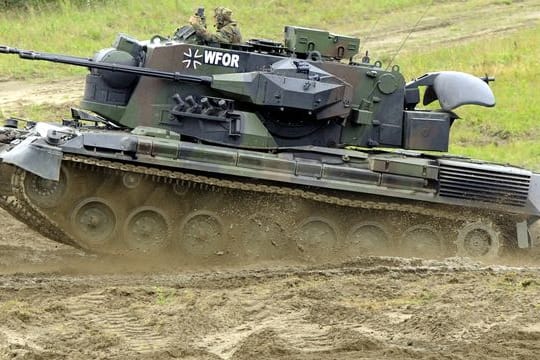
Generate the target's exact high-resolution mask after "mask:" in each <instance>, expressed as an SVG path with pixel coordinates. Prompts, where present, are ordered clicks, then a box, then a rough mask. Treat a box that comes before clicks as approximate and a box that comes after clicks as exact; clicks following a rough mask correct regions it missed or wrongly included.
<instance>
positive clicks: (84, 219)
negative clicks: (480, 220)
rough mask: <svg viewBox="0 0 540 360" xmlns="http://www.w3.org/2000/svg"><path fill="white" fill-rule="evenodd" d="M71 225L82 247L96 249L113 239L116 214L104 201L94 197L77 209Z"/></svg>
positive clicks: (81, 203) (82, 202) (86, 200)
mask: <svg viewBox="0 0 540 360" xmlns="http://www.w3.org/2000/svg"><path fill="white" fill-rule="evenodd" d="M71 225H72V227H73V230H74V233H75V235H76V236H77V238H78V239H79V240H80V241H81V242H82V245H86V246H88V247H89V248H96V247H98V246H100V245H104V244H106V243H107V242H109V241H110V240H111V239H112V235H113V233H114V230H115V229H116V214H115V213H114V211H113V209H112V207H111V206H109V205H108V204H107V202H106V201H105V200H104V199H101V198H98V197H92V198H88V199H85V200H83V201H81V202H80V203H79V204H78V205H77V206H76V207H75V209H74V210H73V215H72V218H71Z"/></svg>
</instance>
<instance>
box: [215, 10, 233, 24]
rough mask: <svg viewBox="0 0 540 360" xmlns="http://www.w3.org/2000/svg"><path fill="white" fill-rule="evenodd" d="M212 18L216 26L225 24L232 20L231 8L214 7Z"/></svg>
mask: <svg viewBox="0 0 540 360" xmlns="http://www.w3.org/2000/svg"><path fill="white" fill-rule="evenodd" d="M214 19H215V20H216V26H217V27H218V28H220V27H222V26H224V25H227V24H228V23H230V22H231V21H232V10H231V9H227V8H226V7H223V6H218V7H217V8H215V9H214Z"/></svg>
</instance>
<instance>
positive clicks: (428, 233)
mask: <svg viewBox="0 0 540 360" xmlns="http://www.w3.org/2000/svg"><path fill="white" fill-rule="evenodd" d="M6 174H8V175H9V174H11V176H12V180H11V184H12V190H11V193H8V194H6V195H5V196H4V197H3V198H2V205H3V206H4V208H6V209H7V210H8V211H10V213H12V214H13V215H15V216H16V217H17V218H19V219H20V220H22V221H23V222H25V223H28V224H31V225H33V227H34V229H35V230H37V231H38V232H40V233H41V234H43V235H44V236H46V237H48V238H51V239H53V240H55V241H57V242H60V243H64V244H68V245H72V246H75V247H78V248H82V249H86V250H89V251H92V252H97V253H104V254H116V255H129V256H143V257H146V256H149V255H151V256H156V255H157V256H163V257H173V258H178V260H179V261H188V262H190V261H191V262H194V263H201V262H203V263H204V262H209V263H229V264H231V263H235V264H246V263H251V262H257V261H265V260H277V259H279V260H283V261H287V260H292V261H298V260H300V261H308V262H312V263H317V262H324V261H342V260H345V259H347V258H350V257H354V256H359V255H369V254H378V255H403V254H405V255H407V256H425V257H431V258H433V257H446V256H453V255H455V254H457V253H460V254H465V255H469V256H478V257H484V258H495V257H496V256H498V255H499V254H502V253H503V252H504V251H505V247H512V246H513V243H512V241H513V239H512V236H513V233H512V231H513V229H512V228H510V230H506V229H507V228H506V227H505V224H506V222H505V221H506V218H508V216H506V217H504V219H505V220H500V218H503V217H502V216H500V217H498V215H497V214H495V215H493V214H491V215H490V216H489V217H488V216H483V215H482V214H481V213H480V214H478V213H477V214H473V213H472V212H471V211H467V210H464V209H456V208H452V207H448V206H447V207H442V206H437V205H424V204H421V203H407V202H403V201H402V202H392V201H391V199H384V198H373V197H366V196H364V197H360V196H356V195H354V194H350V193H339V192H332V193H330V192H315V191H314V190H313V189H308V188H289V187H287V186H279V185H275V184H265V183H263V182H252V181H249V180H241V179H226V178H222V179H219V178H212V177H208V176H206V175H201V174H192V173H183V172H177V171H171V170H166V169H160V168H150V167H143V166H136V165H131V164H126V163H120V162H112V161H108V160H99V159H94V158H86V157H79V156H73V155H69V154H66V155H65V156H64V162H63V167H62V173H61V179H60V182H58V183H57V182H51V181H46V180H43V179H40V178H38V177H36V176H35V175H32V174H29V173H26V172H25V171H23V170H22V169H16V170H13V169H12V171H11V172H6ZM4 182H8V181H6V180H5V181H4Z"/></svg>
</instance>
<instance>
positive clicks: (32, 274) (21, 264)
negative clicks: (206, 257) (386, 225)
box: [0, 212, 540, 359]
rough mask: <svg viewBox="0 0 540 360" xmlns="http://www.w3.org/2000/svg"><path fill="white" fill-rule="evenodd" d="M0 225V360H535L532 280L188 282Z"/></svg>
mask: <svg viewBox="0 0 540 360" xmlns="http://www.w3.org/2000/svg"><path fill="white" fill-rule="evenodd" d="M0 222H1V223H2V224H3V231H2V233H1V235H0V358H6V359H7V358H14V359H88V358H93V359H126V358H130V359H381V358H389V359H441V358H447V359H471V358H477V359H509V358H510V359H512V358H515V359H535V358H538V356H540V276H539V275H540V268H537V267H528V268H523V267H507V266H503V265H489V266H488V265H485V264H480V263H477V262H475V261H472V260H470V259H461V258H450V259H444V260H438V261H435V260H420V259H409V260H406V259H401V258H387V257H380V258H377V257H366V258H358V259H353V260H351V261H349V262H346V263H339V264H326V265H319V266H316V267H313V266H308V265H284V264H275V263H273V264H258V265H256V266H255V265H254V266H252V267H244V268H241V269H238V268H237V269H226V268H212V269H205V270H200V269H199V270H197V269H193V268H192V269H186V268H182V266H181V265H179V264H174V263H172V264H163V263H152V262H151V261H149V262H147V263H142V264H141V263H138V264H134V263H130V262H127V261H122V260H120V259H104V258H99V257H96V256H91V255H85V254H83V253H80V252H78V251H76V250H73V249H71V248H69V247H64V246H61V245H56V244H54V243H51V242H49V241H48V240H46V239H43V238H41V237H40V236H38V235H36V234H34V233H32V232H30V231H28V230H27V229H26V228H25V226H24V225H22V224H20V223H18V222H17V221H16V220H13V219H12V218H11V217H9V215H7V214H6V213H4V212H0Z"/></svg>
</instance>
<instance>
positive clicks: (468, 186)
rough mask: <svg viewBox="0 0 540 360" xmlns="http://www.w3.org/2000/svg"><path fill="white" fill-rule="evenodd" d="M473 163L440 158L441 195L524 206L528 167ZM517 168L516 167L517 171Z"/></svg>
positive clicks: (527, 188) (528, 178)
mask: <svg viewBox="0 0 540 360" xmlns="http://www.w3.org/2000/svg"><path fill="white" fill-rule="evenodd" d="M513 170H514V171H511V170H510V171H509V169H508V168H504V167H502V166H501V167H500V171H499V169H497V168H496V167H495V166H489V165H479V164H471V167H464V166H462V165H456V164H452V163H447V162H444V163H443V162H441V167H440V169H439V181H440V183H439V195H440V196H446V197H451V198H457V199H465V200H474V201H482V202H488V203H496V204H502V205H510V206H519V207H523V206H525V204H526V202H527V197H528V194H529V185H530V182H531V175H530V173H528V172H527V171H522V170H519V169H513ZM516 170H517V171H516Z"/></svg>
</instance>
